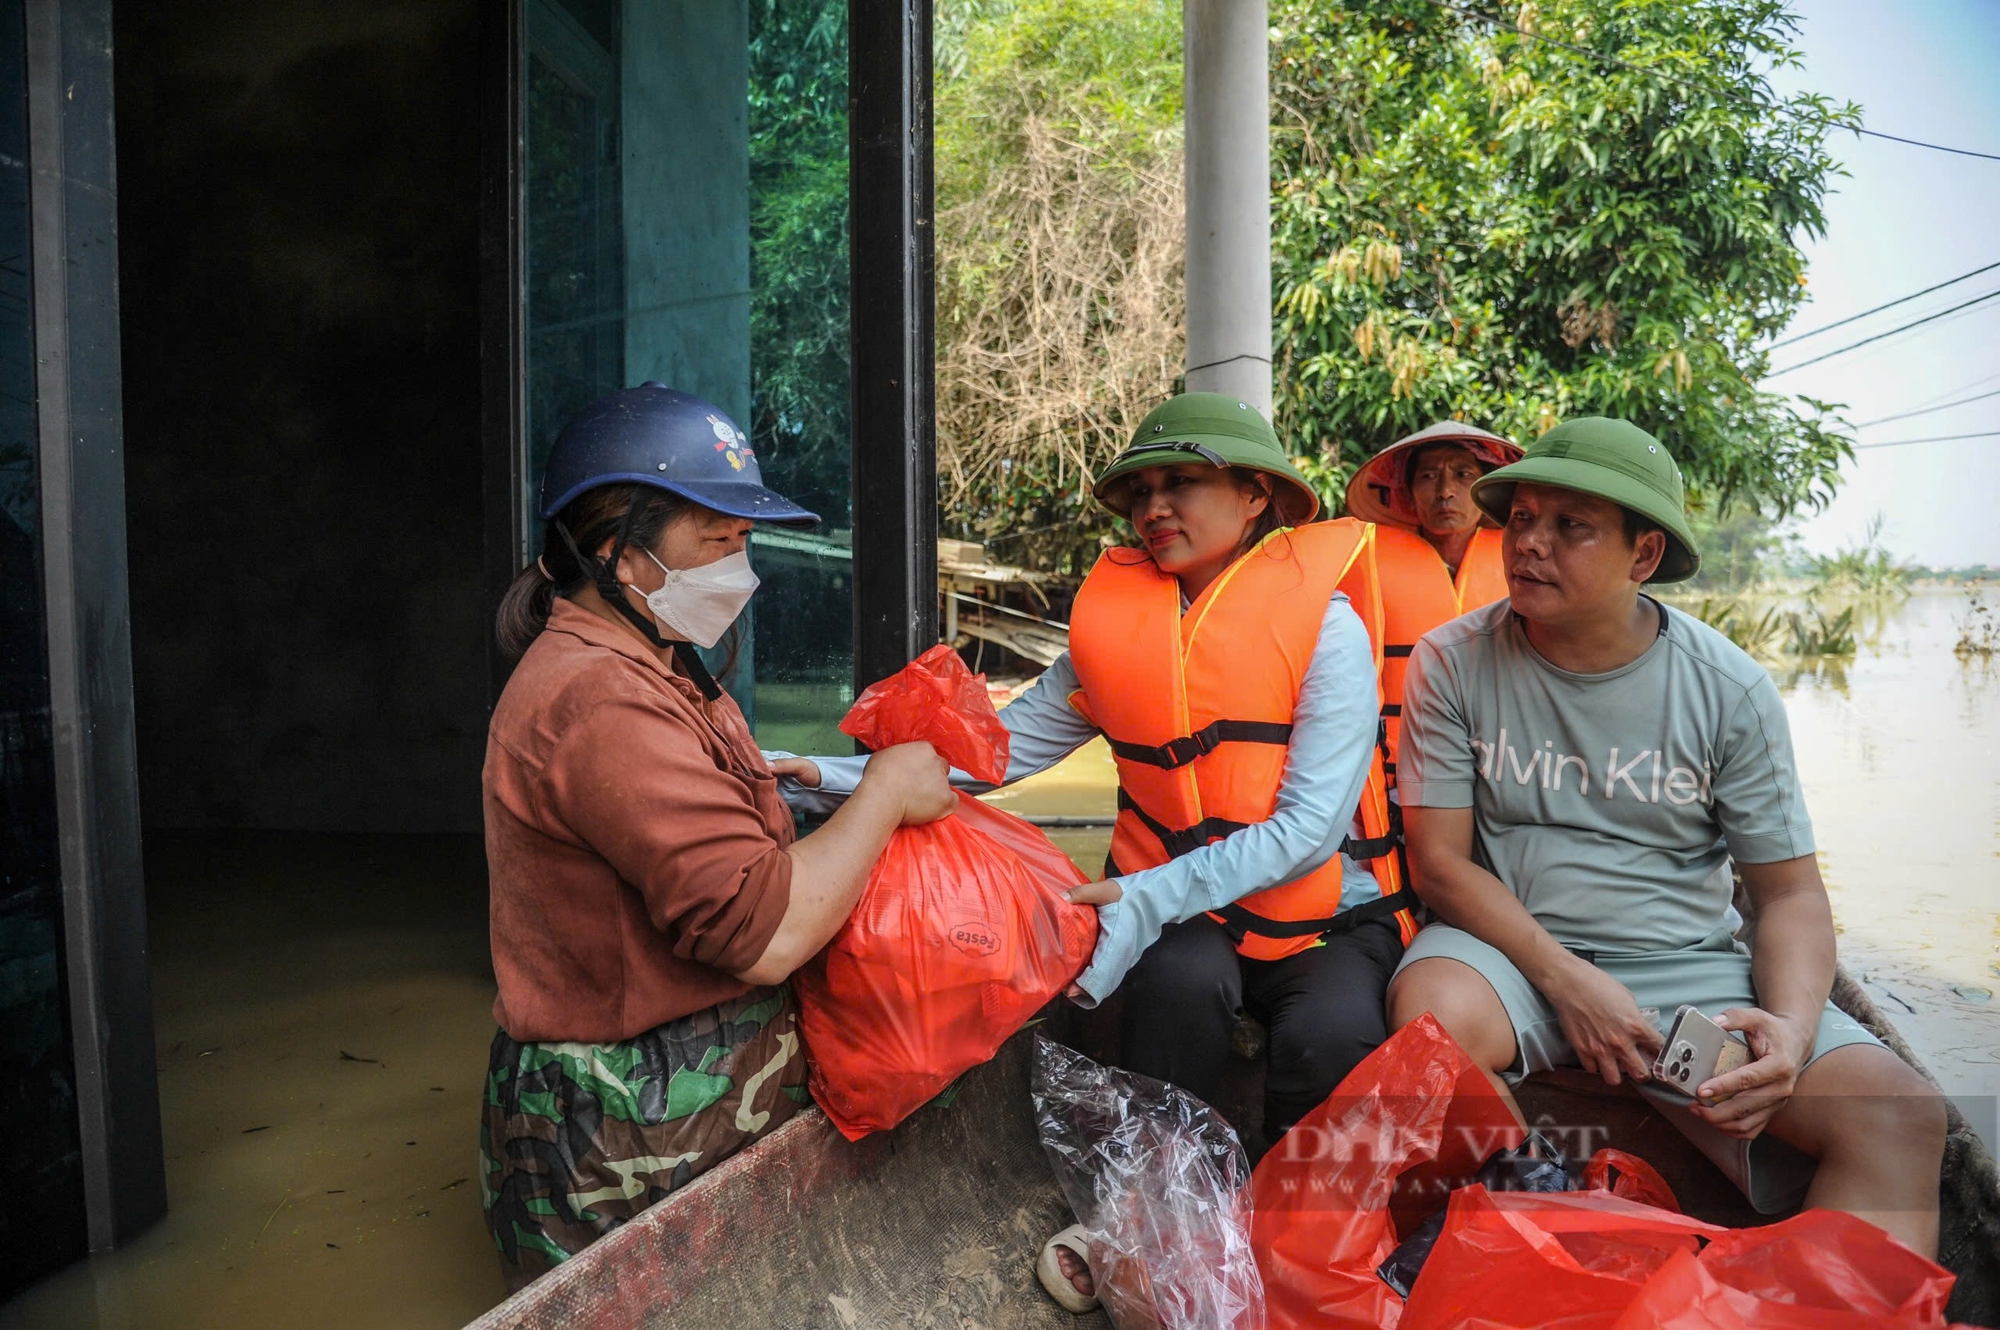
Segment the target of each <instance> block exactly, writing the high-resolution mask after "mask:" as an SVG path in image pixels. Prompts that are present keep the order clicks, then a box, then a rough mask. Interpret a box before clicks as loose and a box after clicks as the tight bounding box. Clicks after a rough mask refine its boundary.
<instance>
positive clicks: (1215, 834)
mask: <svg viewBox="0 0 2000 1330" xmlns="http://www.w3.org/2000/svg"><path fill="white" fill-rule="evenodd" d="M1118 806H1119V807H1120V808H1123V809H1128V810H1129V811H1130V812H1131V813H1132V814H1133V816H1135V817H1137V818H1138V819H1139V821H1140V822H1141V823H1142V824H1143V825H1144V826H1145V828H1146V830H1148V831H1150V832H1152V833H1153V834H1154V835H1155V836H1157V837H1159V839H1160V846H1161V848H1162V849H1164V850H1166V852H1167V858H1169V859H1178V858H1180V857H1181V856H1182V855H1184V854H1186V853H1188V852H1189V851H1190V850H1199V849H1200V848H1201V847H1202V846H1204V845H1206V844H1208V843H1209V842H1210V841H1212V840H1220V839H1221V838H1222V837H1224V836H1231V835H1234V834H1235V833H1237V832H1239V831H1241V830H1243V828H1245V827H1247V826H1249V825H1250V824H1249V823H1248V822H1231V821H1230V820H1229V819H1228V818H1226V817H1205V818H1203V819H1202V820H1201V821H1199V822H1197V823H1195V824H1194V825H1193V826H1191V827H1183V828H1181V829H1180V830H1179V831H1176V830H1174V829H1173V828H1172V827H1170V826H1168V825H1166V824H1165V823H1164V822H1161V821H1160V820H1159V819H1158V818H1156V817H1154V816H1153V815H1152V814H1150V813H1148V812H1147V811H1146V810H1145V809H1143V808H1141V807H1139V805H1138V804H1137V803H1136V802H1134V801H1133V799H1132V796H1131V795H1129V794H1127V793H1125V789H1124V787H1123V786H1120V787H1119V790H1118Z"/></svg>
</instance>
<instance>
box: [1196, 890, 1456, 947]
mask: <svg viewBox="0 0 2000 1330" xmlns="http://www.w3.org/2000/svg"><path fill="white" fill-rule="evenodd" d="M1417 904H1418V902H1417V894H1416V893H1415V892H1414V891H1411V890H1410V889H1409V888H1408V887H1404V888H1403V889H1402V890H1401V891H1398V892H1396V893H1395V894H1394V895H1391V896H1379V897H1377V898H1376V899H1374V900H1372V901H1365V902H1363V903H1362V904H1360V905H1357V906H1355V907H1354V908H1353V909H1350V910H1342V911H1341V912H1340V913H1339V914H1336V915H1334V916H1332V917H1331V918H1327V919H1266V918H1265V917H1264V916H1263V915H1261V914H1258V913H1257V912H1256V911H1255V910H1249V909H1245V908H1244V907H1243V905H1242V904H1241V903H1240V902H1234V901H1232V902H1231V903H1230V904H1228V905H1225V906H1223V907H1222V908H1221V909H1219V910H1210V911H1209V913H1210V914H1212V915H1214V916H1215V917H1216V918H1218V919H1220V920H1221V921H1222V929H1223V931H1224V932H1226V933H1228V934H1229V940H1230V941H1231V942H1234V943H1235V944H1236V945H1237V946H1239V947H1240V946H1242V945H1243V939H1244V938H1245V937H1247V936H1249V935H1251V934H1255V935H1256V936H1258V937H1269V938H1280V939H1283V938H1296V937H1320V936H1323V935H1324V934H1327V933H1351V932H1353V931H1354V930H1355V929H1357V928H1359V927H1361V925H1363V924H1367V923H1373V922H1374V921H1375V920H1377V919H1386V918H1388V917H1389V916H1391V915H1393V914H1395V913H1397V912H1398V911H1400V910H1414V909H1416V908H1417Z"/></svg>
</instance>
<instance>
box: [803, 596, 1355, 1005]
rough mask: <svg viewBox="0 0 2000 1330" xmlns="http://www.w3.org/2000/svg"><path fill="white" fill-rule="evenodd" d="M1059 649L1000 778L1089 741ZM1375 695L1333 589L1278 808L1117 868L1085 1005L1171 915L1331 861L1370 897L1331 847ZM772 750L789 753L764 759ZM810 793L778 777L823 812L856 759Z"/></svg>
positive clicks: (1346, 610)
mask: <svg viewBox="0 0 2000 1330" xmlns="http://www.w3.org/2000/svg"><path fill="white" fill-rule="evenodd" d="M1078 686H1079V685H1078V683H1077V677H1076V668H1075V667H1074V666H1073V665H1071V664H1070V659H1069V653H1067V652H1065V653H1063V654H1062V655H1061V656H1059V657H1057V658H1056V662H1055V663H1054V664H1053V665H1051V666H1049V668H1048V669H1047V670H1045V671H1043V673H1042V676H1041V678H1039V679H1037V680H1036V681H1035V683H1034V686H1033V687H1031V688H1029V689H1028V691H1027V692H1025V693H1023V694H1022V695H1021V696H1020V697H1018V698H1016V699H1015V700H1014V701H1013V702H1012V703H1011V704H1009V705H1008V706H1006V707H1003V708H1002V709H1001V711H1000V720H1001V722H1002V723H1003V724H1005V725H1006V727H1007V732H1008V734H1009V736H1010V737H1011V748H1010V750H1009V756H1008V762H1007V779H1006V782H1005V783H1006V784H1008V785H1012V784H1013V783H1014V782H1015V781H1018V780H1024V779H1026V778H1027V777H1029V776H1032V775H1035V774H1036V773H1037V772H1041V771H1046V770H1048V769H1049V768H1050V767H1052V766H1054V765H1055V764H1056V763H1058V762H1060V761H1062V760H1063V759H1064V758H1065V757H1068V756H1069V755H1070V754H1071V753H1073V752H1075V751H1076V750H1077V749H1078V748H1081V747H1082V746H1083V745H1084V744H1086V743H1088V742H1090V740H1091V739H1093V738H1095V737H1096V735H1097V733H1098V730H1097V727H1096V726H1094V725H1092V724H1091V723H1090V722H1089V721H1087V720H1085V719H1084V718H1083V717H1082V716H1081V715H1079V714H1078V713H1077V711H1076V709H1075V708H1073V707H1072V706H1070V704H1069V698H1070V695H1071V694H1072V693H1074V692H1076V691H1077V689H1078ZM1380 711H1381V693H1380V691H1379V689H1378V687H1377V685H1376V681H1375V663H1374V652H1373V649H1372V648H1371V647H1370V645H1369V642H1368V632H1367V629H1365V628H1364V627H1363V626H1362V623H1361V619H1360V617H1359V616H1358V615H1356V614H1355V613H1354V610H1353V607H1352V606H1350V605H1349V604H1348V602H1347V597H1346V596H1344V595H1339V594H1336V595H1335V596H1334V598H1333V600H1332V601H1331V602H1329V603H1328V605H1327V607H1326V616H1325V617H1324V618H1323V619H1322V620H1321V621H1320V629H1319V641H1318V642H1317V644H1315V646H1314V648H1313V657H1312V663H1311V664H1310V665H1308V666H1307V667H1306V675H1305V679H1304V680H1303V681H1302V683H1301V684H1300V686H1299V700H1298V705H1297V706H1296V707H1295V708H1294V709H1293V713H1292V738H1291V743H1290V744H1289V745H1288V751H1287V752H1286V755H1285V774H1284V779H1283V782H1282V783H1281V784H1280V785H1279V787H1278V801H1277V807H1276V808H1275V809H1273V810H1272V813H1271V816H1270V817H1269V818H1267V819H1265V820H1264V821H1262V822H1256V823H1252V824H1251V825H1250V826H1247V827H1245V828H1243V829H1242V830H1241V831H1238V832H1235V833H1233V834H1231V835H1229V836H1226V837H1224V838H1223V839H1221V840H1219V841H1216V842H1214V843H1212V844H1209V845H1204V846H1202V847H1200V848H1199V849H1195V850H1191V851H1189V852H1188V853H1187V854H1184V855H1182V856H1181V857H1180V858H1178V859H1173V860H1170V861H1169V862H1167V863H1164V864H1161V865H1160V866H1159V867H1157V868H1147V869H1142V870H1140V871H1139V872H1136V873H1126V874H1124V875H1122V876H1121V877H1120V878H1119V879H1118V881H1119V886H1120V888H1121V889H1122V891H1123V893H1124V894H1123V896H1122V898H1121V899H1119V900H1116V901H1113V902H1112V903H1111V904H1109V905H1104V906H1100V907H1098V916H1097V920H1098V934H1097V950H1096V952H1095V953H1094V954H1093V955H1092V956H1091V960H1090V965H1089V967H1088V968H1086V969H1085V970H1084V972H1083V973H1082V975H1080V976H1079V977H1078V978H1077V986H1078V987H1079V988H1081V989H1082V990H1083V991H1084V993H1085V994H1087V995H1088V996H1087V1000H1085V1001H1084V1002H1083V1005H1085V1006H1095V1005H1097V1003H1098V1002H1100V1001H1102V1000H1103V999H1104V998H1106V997H1109V996H1110V995H1111V993H1112V991H1113V990H1115V989H1116V988H1117V987H1118V985H1119V984H1120V983H1122V982H1123V981H1124V978H1125V974H1126V972H1127V971H1128V970H1130V969H1131V968H1132V966H1133V964H1134V963H1135V962H1137V961H1138V959H1139V956H1140V953H1142V952H1143V951H1145V949H1146V948H1147V947H1149V946H1151V945H1152V944H1153V942H1154V941H1155V940H1156V939H1158V937H1159V936H1160V930H1161V928H1163V927H1164V926H1165V925H1166V924H1167V923H1169V922H1176V921H1180V920H1186V919H1192V918H1194V917H1195V916H1197V915H1200V914H1204V913H1206V912H1207V911H1209V910H1214V909H1217V908H1219V907H1221V906H1224V905H1228V904H1230V903H1231V902H1233V901H1237V900H1240V899H1242V898H1243V897H1245V896H1248V895H1251V894H1252V893H1255V892H1259V891H1263V890H1265V889H1267V888H1270V887H1275V886H1279V885H1281V884H1283V883H1286V882H1290V881H1293V880H1294V879H1297V878H1300V877H1304V876H1305V875H1306V874H1307V873H1310V872H1312V871H1313V870H1314V869H1317V868H1319V867H1320V866H1321V865H1323V864H1325V863H1327V862H1328V861H1329V860H1331V859H1332V858H1333V857H1334V856H1335V855H1340V859H1341V900H1340V903H1341V908H1342V909H1350V908H1352V907H1353V906H1356V905H1360V904H1362V903H1364V902H1366V901H1371V900H1374V899H1376V898H1377V897H1379V896H1380V895H1381V894H1382V893H1381V890H1380V888H1379V887H1378V886H1377V885H1376V883H1375V878H1374V877H1373V876H1372V875H1371V874H1370V873H1369V872H1368V870H1366V869H1365V868H1362V867H1361V866H1360V865H1359V864H1357V863H1355V862H1354V860H1352V859H1351V858H1348V857H1347V856H1346V855H1344V854H1341V853H1340V843H1341V841H1342V840H1343V839H1345V838H1346V836H1347V835H1348V834H1349V832H1350V831H1354V830H1355V827H1354V815H1355V810H1356V808H1358V807H1359V806H1360V803H1361V791H1362V787H1363V785H1364V784H1365V783H1366V782H1367V779H1368V766H1369V762H1370V760H1371V758H1372V756H1373V752H1374V746H1375V734H1376V726H1377V724H1378V720H1377V717H1378V716H1379V715H1380ZM770 756H790V755H789V754H771V755H770ZM812 760H813V762H814V764H815V765H817V766H818V767H819V773H820V783H819V788H818V789H808V788H807V787H805V786H803V785H801V784H799V783H798V782H797V781H795V780H792V779H791V778H789V777H787V778H785V779H783V780H781V781H780V782H779V788H780V790H781V792H782V793H783V794H784V797H785V801H786V802H787V803H788V804H790V805H791V806H792V807H793V808H795V809H797V810H799V811H800V812H805V813H828V812H831V811H832V810H833V809H834V808H836V807H838V806H839V805H840V802H841V801H842V800H844V799H845V798H846V797H847V796H848V795H850V794H852V793H853V792H854V790H855V787H856V786H858V785H859V784H860V783H861V775H862V772H863V771H864V770H865V769H866V767H867V764H868V759H867V758H866V757H815V758H813V759H812ZM951 780H952V784H953V785H955V786H957V787H958V788H960V789H963V790H966V791H968V792H970V793H975V794H977V793H983V792H985V791H986V790H990V789H992V788H993V787H992V786H991V785H989V784H985V783H983V782H980V781H977V780H974V779H973V778H972V777H971V776H970V775H968V774H966V773H965V772H963V771H959V770H956V769H954V770H953V771H952V773H951Z"/></svg>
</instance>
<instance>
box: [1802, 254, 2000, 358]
mask: <svg viewBox="0 0 2000 1330" xmlns="http://www.w3.org/2000/svg"><path fill="white" fill-rule="evenodd" d="M1995 268H2000V262H1994V263H1989V264H1987V265H1986V266H1985V267H1984V268H1974V269H1973V270H1972V271H1971V272H1965V273H1960V274H1959V275H1958V276H1956V277H1954V278H1952V279H1951V280H1950V281H1948V282H1939V283H1938V284H1937V285H1936V286H1927V287H1925V288H1924V289H1923V290H1921V291H1912V292H1910V294H1908V295H1906V296H1901V297H1899V298H1897V299H1895V300H1891V301H1890V302H1889V303H1888V304H1886V305H1877V306H1876V307H1875V308H1873V309H1864V310H1862V311H1861V312H1860V313H1859V314H1850V315H1848V316H1847V317H1846V318H1844V319H1840V320H1837V321H1836V322H1833V323H1829V324H1826V325H1824V326H1822V327H1818V328H1814V329H1813V330H1812V331H1811V332H1802V333H1795V334H1793V335H1792V336H1790V337H1787V338H1786V339H1785V340H1784V341H1782V342H1773V343H1771V350H1773V351H1775V350H1777V349H1778V348H1779V347H1781V346H1790V345H1791V344H1792V343H1793V342H1803V341H1805V339H1806V338H1808V337H1817V336H1819V335H1820V334H1821V333H1823V332H1832V331H1833V330H1834V329H1835V328H1844V327H1846V326H1847V325H1848V324H1850V323H1859V322H1860V321H1861V320H1862V319H1865V318H1867V317H1868V316H1869V315H1870V314H1880V313H1881V312H1882V311H1883V310H1885V309H1894V308H1895V307H1896V306H1898V305H1907V304H1909V303H1910V302H1911V301H1912V300H1915V299H1916V298H1917V297H1918V296H1927V295H1929V294H1930V293H1931V292H1933V291H1942V290H1944V289H1945V288H1946V287H1947V286H1957V285H1958V284H1959V283H1960V282H1962V281H1965V280H1966V279H1967V278H1969V277H1977V276H1979V274H1980V273H1983V272H1992V271H1993V270H1994V269H1995Z"/></svg>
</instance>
